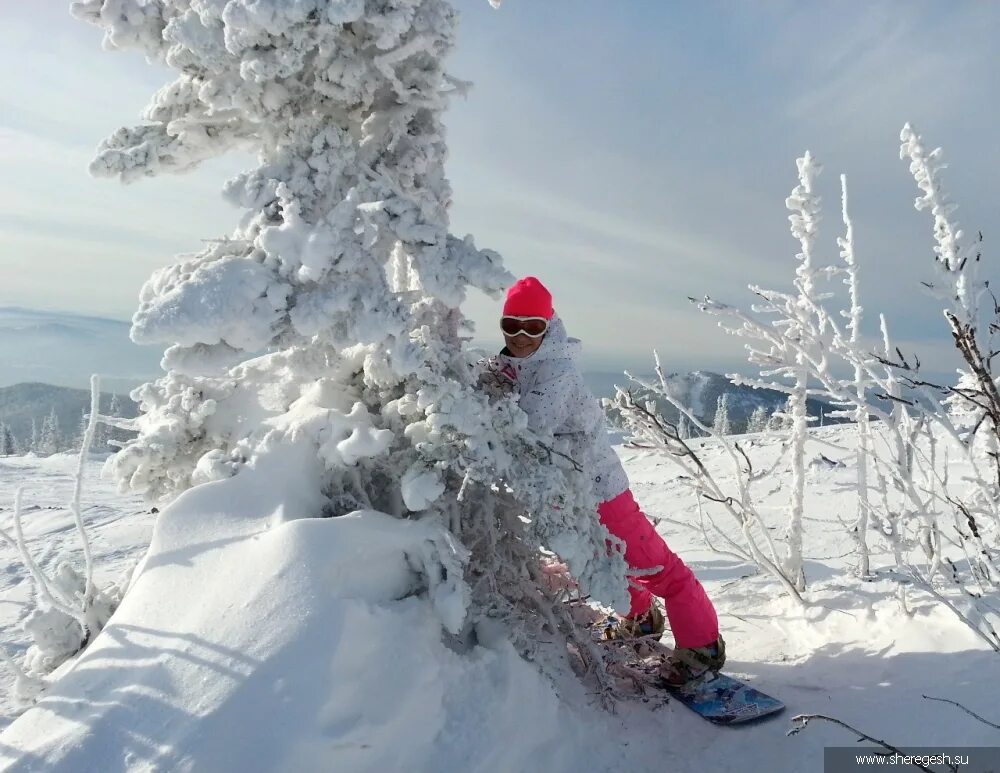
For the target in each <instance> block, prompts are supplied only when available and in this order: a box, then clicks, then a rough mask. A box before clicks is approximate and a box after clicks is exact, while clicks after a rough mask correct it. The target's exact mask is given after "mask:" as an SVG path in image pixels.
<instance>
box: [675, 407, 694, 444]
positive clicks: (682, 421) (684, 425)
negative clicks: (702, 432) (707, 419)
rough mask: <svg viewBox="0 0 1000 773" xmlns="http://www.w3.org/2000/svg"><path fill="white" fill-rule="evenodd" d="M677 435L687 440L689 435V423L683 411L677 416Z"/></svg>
mask: <svg viewBox="0 0 1000 773" xmlns="http://www.w3.org/2000/svg"><path fill="white" fill-rule="evenodd" d="M677 437H679V438H680V439H681V440H687V439H688V438H690V437H691V423H690V422H689V421H688V417H687V416H686V415H685V414H683V413H682V414H680V416H679V417H678V418H677Z"/></svg>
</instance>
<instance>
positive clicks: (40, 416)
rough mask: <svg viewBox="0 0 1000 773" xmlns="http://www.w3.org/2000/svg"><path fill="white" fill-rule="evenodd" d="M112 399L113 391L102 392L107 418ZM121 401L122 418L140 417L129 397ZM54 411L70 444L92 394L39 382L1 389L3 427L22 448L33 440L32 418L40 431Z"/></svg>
mask: <svg viewBox="0 0 1000 773" xmlns="http://www.w3.org/2000/svg"><path fill="white" fill-rule="evenodd" d="M111 397H112V394H111V393H110V392H102V393H101V401H100V404H101V412H102V413H104V414H106V415H110V414H111ZM118 402H119V404H120V410H119V415H120V416H124V417H125V418H132V417H133V416H136V415H137V414H138V412H139V408H138V406H137V405H136V404H135V403H134V402H132V400H131V399H130V398H129V396H128V395H127V394H119V395H118ZM53 410H55V412H56V418H57V419H58V420H59V429H60V431H61V433H62V435H63V436H64V438H65V439H66V440H67V443H69V442H70V441H73V440H74V439H75V437H76V435H77V433H78V431H79V428H80V419H81V416H82V415H83V412H84V411H85V410H86V411H87V412H89V411H90V392H88V391H86V390H84V389H70V388H68V387H61V386H53V385H52V384H37V383H31V384H16V385H14V386H8V387H0V424H5V425H6V426H8V427H9V428H10V430H11V432H13V433H14V437H15V439H16V440H18V441H19V442H20V443H21V444H22V447H23V444H24V443H25V442H26V441H28V440H30V439H31V422H32V419H34V421H35V426H36V428H37V429H40V428H41V426H42V423H43V422H44V420H45V418H46V417H47V416H48V415H49V414H50V413H51V412H52V411H53Z"/></svg>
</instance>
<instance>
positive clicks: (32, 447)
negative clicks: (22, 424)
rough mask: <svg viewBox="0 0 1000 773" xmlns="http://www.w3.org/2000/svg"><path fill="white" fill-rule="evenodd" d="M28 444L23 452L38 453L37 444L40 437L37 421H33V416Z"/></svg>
mask: <svg viewBox="0 0 1000 773" xmlns="http://www.w3.org/2000/svg"><path fill="white" fill-rule="evenodd" d="M28 442H29V445H28V448H27V451H26V452H25V453H32V454H37V453H38V445H39V443H40V438H39V434H38V422H37V421H35V417H34V416H32V417H31V439H30V440H29V441H28Z"/></svg>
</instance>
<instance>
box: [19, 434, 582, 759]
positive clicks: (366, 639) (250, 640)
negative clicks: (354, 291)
mask: <svg viewBox="0 0 1000 773" xmlns="http://www.w3.org/2000/svg"><path fill="white" fill-rule="evenodd" d="M318 474H319V465H318V462H317V461H316V448H315V444H314V443H311V442H308V441H305V440H303V441H301V442H298V443H284V444H276V445H275V446H273V447H272V449H271V452H270V453H269V454H265V455H262V456H260V457H258V458H257V459H256V460H255V462H254V464H253V465H252V466H250V467H247V468H246V469H244V471H243V472H241V473H240V474H239V475H237V476H236V477H233V478H229V479H226V480H223V481H217V482H212V483H207V484H204V485H202V486H198V487H196V488H194V489H192V490H190V491H188V492H186V493H185V494H184V495H182V496H181V497H179V498H178V499H177V500H176V501H175V502H174V503H173V504H172V505H171V506H170V507H168V508H167V509H165V510H164V511H163V512H162V513H161V515H160V516H159V520H158V521H157V524H156V527H155V530H154V534H153V539H152V543H151V545H150V549H149V552H148V553H147V555H146V558H145V559H144V562H143V564H142V565H141V567H140V568H139V569H138V571H137V575H136V579H135V580H134V582H133V584H132V587H131V588H130V590H129V592H128V594H127V595H126V597H125V599H124V601H123V602H122V605H121V606H120V608H119V609H118V611H117V612H116V613H115V615H114V616H113V617H112V619H111V621H110V622H109V624H108V625H107V627H106V628H105V629H104V631H103V632H102V633H101V635H100V636H99V637H98V638H97V639H96V640H95V641H94V642H93V644H92V645H91V646H90V647H89V648H88V650H87V651H86V652H85V653H84V654H83V655H82V656H81V657H80V658H79V659H78V660H77V661H76V662H75V663H73V664H72V665H68V666H67V667H66V672H65V673H64V674H63V675H62V677H61V679H60V680H59V681H58V683H56V684H55V685H54V686H53V687H52V689H51V690H50V691H49V692H48V693H47V694H46V695H45V697H44V698H43V699H42V700H41V701H40V702H39V703H38V704H37V705H36V706H35V707H34V708H32V709H31V710H29V711H28V712H26V713H25V714H24V715H22V716H21V717H20V718H18V719H17V720H16V721H15V722H14V723H12V724H11V725H10V726H9V727H8V728H7V729H6V731H5V732H4V733H3V735H2V736H0V768H3V769H4V770H11V771H25V770H39V769H44V770H47V771H67V772H68V771H73V773H78V772H79V771H84V770H87V771H91V770H92V771H110V770H125V771H151V770H170V771H188V770H253V771H293V770H295V771H301V770H351V771H364V770H373V771H374V770H410V771H440V770H464V771H474V770H483V771H487V770H489V771H496V770H526V769H538V768H539V767H548V768H550V769H556V770H569V769H572V768H573V767H574V764H575V763H574V761H580V760H583V759H588V758H589V759H590V760H591V761H592V760H594V759H597V758H598V757H599V756H600V750H599V749H598V748H597V739H585V738H583V737H582V735H583V732H582V730H576V729H575V728H577V727H579V728H584V727H587V726H588V725H590V726H591V727H592V723H585V722H579V721H576V720H574V719H572V718H568V717H567V713H568V711H569V710H568V709H567V708H566V707H565V705H564V704H562V703H560V701H559V699H558V697H557V696H556V693H555V691H554V689H553V687H552V685H551V684H550V683H549V682H548V681H547V680H544V679H542V678H541V677H540V675H539V672H538V671H537V670H536V669H535V668H534V667H532V666H531V665H529V664H528V663H526V662H525V661H524V660H522V659H521V658H520V657H519V656H518V655H517V653H516V652H515V650H514V649H513V647H512V646H511V645H510V644H509V643H508V642H507V641H506V640H504V639H502V638H501V639H499V640H495V641H493V642H490V643H489V644H488V646H476V647H475V648H473V649H472V650H471V651H469V652H466V653H462V654H460V653H458V652H456V651H453V650H452V649H449V648H448V647H447V646H446V644H445V643H444V637H443V635H442V634H443V631H442V628H443V626H444V627H448V628H451V629H452V630H454V629H456V628H457V627H458V626H459V625H460V624H461V621H462V615H463V614H464V608H465V607H464V603H465V600H464V599H463V597H462V594H461V588H462V587H464V585H463V584H462V583H461V582H460V581H459V580H460V578H461V574H460V572H459V573H458V575H457V578H456V576H455V574H456V568H457V569H460V567H461V555H460V548H459V547H458V546H456V545H454V543H452V542H451V541H450V539H449V538H448V537H447V533H446V532H445V530H444V529H443V528H441V527H440V525H438V524H437V523H436V522H435V521H434V520H426V521H406V520H399V519H395V518H391V517H390V516H387V515H384V514H382V513H377V512H373V511H363V512H356V513H352V514H350V515H346V516H342V517H339V518H329V519H319V518H310V517H307V516H310V515H312V514H313V513H315V512H317V511H318V508H319V502H317V501H312V500H311V499H309V498H308V497H307V496H304V494H303V492H315V491H318V490H319V487H318V486H317V485H316V481H315V476H317V475H318ZM208 588H211V589H212V593H211V595H206V594H205V589H208ZM481 638H484V637H481ZM578 736H581V737H578ZM514 738H516V739H517V743H516V744H511V743H510V740H511V739H514Z"/></svg>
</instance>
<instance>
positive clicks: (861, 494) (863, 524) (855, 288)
mask: <svg viewBox="0 0 1000 773" xmlns="http://www.w3.org/2000/svg"><path fill="white" fill-rule="evenodd" d="M840 191H841V214H842V217H843V221H844V236H843V237H841V238H838V239H837V243H838V244H839V245H840V256H841V257H842V258H843V259H844V264H845V266H846V268H845V271H844V273H845V278H844V284H846V285H847V287H848V292H849V295H850V302H851V307H850V309H849V310H848V311H842V312H841V315H842V316H844V317H846V318H847V330H848V331H849V332H850V339H849V341H848V344H849V346H851V347H852V348H854V349H857V348H858V346H859V345H860V340H861V321H862V318H863V316H864V309H863V308H862V306H861V282H860V269H859V266H858V259H857V255H856V254H855V251H854V224H853V223H852V222H851V217H850V213H849V212H848V208H847V177H846V176H845V175H841V176H840ZM868 386H869V379H868V376H867V373H866V372H865V368H864V367H863V365H862V363H861V362H860V361H858V362H855V364H854V393H855V395H856V397H857V401H856V402H855V405H854V410H853V411H852V412H845V413H847V415H849V416H850V417H851V418H852V419H853V420H854V423H855V426H856V427H857V432H858V450H857V457H856V460H855V464H856V465H857V471H858V514H857V521H856V523H855V526H854V539H855V544H856V545H857V550H858V565H857V572H858V576H860V577H868V576H869V575H870V574H871V565H870V558H869V548H868V524H869V521H870V511H871V504H870V503H869V501H868V455H869V448H870V446H871V428H870V426H869V416H868V408H867V390H868Z"/></svg>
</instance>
